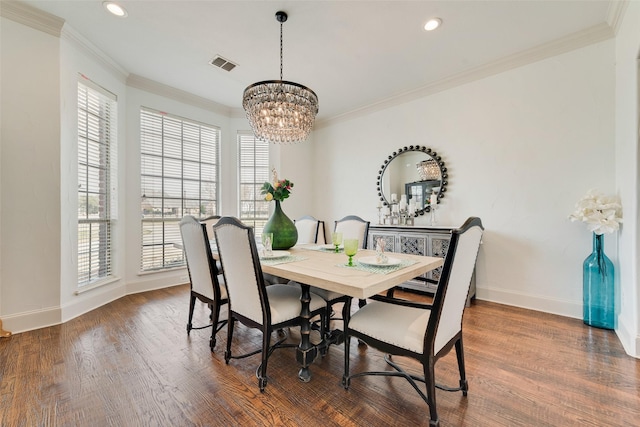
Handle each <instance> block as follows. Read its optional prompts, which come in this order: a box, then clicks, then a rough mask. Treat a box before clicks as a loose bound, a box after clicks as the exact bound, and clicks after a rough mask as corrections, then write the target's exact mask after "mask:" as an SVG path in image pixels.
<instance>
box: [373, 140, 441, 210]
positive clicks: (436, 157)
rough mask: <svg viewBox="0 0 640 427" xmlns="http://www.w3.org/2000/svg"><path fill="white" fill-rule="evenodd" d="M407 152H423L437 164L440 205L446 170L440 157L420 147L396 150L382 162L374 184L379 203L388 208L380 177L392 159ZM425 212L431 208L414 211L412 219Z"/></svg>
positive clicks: (426, 148)
mask: <svg viewBox="0 0 640 427" xmlns="http://www.w3.org/2000/svg"><path fill="white" fill-rule="evenodd" d="M409 151H417V152H423V153H425V154H426V155H428V156H429V157H431V158H432V159H434V160H435V161H436V163H438V167H439V168H440V176H441V177H442V179H441V183H440V191H439V192H438V203H440V199H442V198H443V197H444V194H445V192H446V191H447V184H448V181H447V178H448V177H449V174H448V173H447V168H446V167H445V166H444V162H443V161H442V157H441V156H439V155H438V153H436V152H435V151H433V150H432V149H431V148H428V147H425V146H420V145H410V146H408V147H401V148H398V149H397V150H396V151H394V152H393V153H391V155H390V156H388V157H387V159H386V160H385V161H384V164H382V166H380V171H379V172H378V180H377V183H376V188H377V190H378V197H380V201H381V202H382V203H383V204H384V205H385V206H390V203H389V201H388V200H387V199H386V197H385V195H384V193H383V192H382V176H383V175H384V171H385V170H386V169H387V166H389V164H390V163H391V161H392V160H393V159H395V158H396V157H398V156H399V155H400V154H403V153H406V152H409ZM426 212H431V206H427V207H426V208H423V209H418V210H416V212H415V214H414V217H417V216H418V215H424V214H425V213H426Z"/></svg>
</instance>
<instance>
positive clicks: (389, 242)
mask: <svg viewBox="0 0 640 427" xmlns="http://www.w3.org/2000/svg"><path fill="white" fill-rule="evenodd" d="M379 238H382V240H383V241H384V251H385V252H399V251H398V250H397V249H396V235H395V234H394V233H389V232H386V233H385V232H383V231H372V230H369V242H368V246H367V249H371V250H373V251H375V250H376V242H377V241H378V239H379Z"/></svg>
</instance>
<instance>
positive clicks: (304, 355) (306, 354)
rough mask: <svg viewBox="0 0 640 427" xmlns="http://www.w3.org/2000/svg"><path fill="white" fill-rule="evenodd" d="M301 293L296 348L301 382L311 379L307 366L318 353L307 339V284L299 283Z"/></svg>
mask: <svg viewBox="0 0 640 427" xmlns="http://www.w3.org/2000/svg"><path fill="white" fill-rule="evenodd" d="M301 288H302V294H301V295H300V302H301V303H302V309H301V311H300V316H301V317H302V323H301V325H300V344H299V345H298V348H297V349H296V360H297V361H298V364H299V365H300V372H298V378H300V380H301V381H303V382H305V383H306V382H309V381H310V380H311V371H310V370H309V366H310V365H311V363H313V361H314V360H315V358H316V356H317V355H318V349H317V348H316V346H314V345H313V344H311V341H310V340H309V334H310V332H311V322H310V319H311V310H310V309H309V303H310V302H311V296H310V294H309V285H305V284H301Z"/></svg>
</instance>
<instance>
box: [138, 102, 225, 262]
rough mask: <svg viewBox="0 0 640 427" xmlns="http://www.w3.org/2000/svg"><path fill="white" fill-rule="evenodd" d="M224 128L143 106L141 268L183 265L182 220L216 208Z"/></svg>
mask: <svg viewBox="0 0 640 427" xmlns="http://www.w3.org/2000/svg"><path fill="white" fill-rule="evenodd" d="M219 146H220V130H219V129H218V128H216V127H214V126H209V125H205V124H202V123H198V122H195V121H192V120H188V119H184V118H181V117H176V116H172V115H169V114H166V113H163V112H159V111H154V110H151V109H147V108H143V109H141V111H140V150H141V153H140V158H141V184H142V188H141V190H142V199H141V205H140V209H141V215H142V257H141V269H142V271H149V270H158V269H163V268H171V267H177V266H182V265H184V264H185V260H184V255H183V251H182V249H181V243H182V239H181V237H180V229H179V222H180V219H182V217H183V216H184V215H193V216H195V217H196V218H205V217H207V216H210V215H217V213H218V181H219V177H218V174H219V172H218V170H219Z"/></svg>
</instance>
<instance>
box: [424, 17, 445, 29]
mask: <svg viewBox="0 0 640 427" xmlns="http://www.w3.org/2000/svg"><path fill="white" fill-rule="evenodd" d="M440 24H442V19H440V18H432V19H429V20H428V21H427V23H426V24H424V29H425V30H426V31H433V30H435V29H436V28H438V27H439V26H440Z"/></svg>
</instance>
